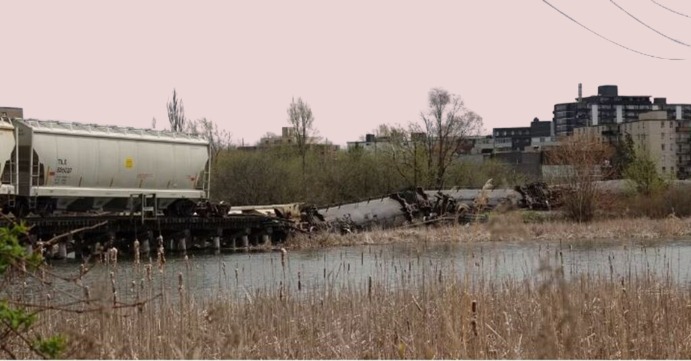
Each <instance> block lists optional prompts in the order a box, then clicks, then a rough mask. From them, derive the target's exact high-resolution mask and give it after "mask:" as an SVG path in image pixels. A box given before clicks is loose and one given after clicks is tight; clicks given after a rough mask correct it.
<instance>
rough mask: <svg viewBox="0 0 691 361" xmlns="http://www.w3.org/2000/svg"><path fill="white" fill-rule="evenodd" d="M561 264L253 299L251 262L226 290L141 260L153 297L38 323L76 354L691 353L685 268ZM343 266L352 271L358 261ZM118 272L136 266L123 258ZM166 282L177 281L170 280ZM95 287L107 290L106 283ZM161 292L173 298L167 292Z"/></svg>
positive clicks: (143, 281) (427, 275) (430, 271)
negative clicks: (584, 269)
mask: <svg viewBox="0 0 691 361" xmlns="http://www.w3.org/2000/svg"><path fill="white" fill-rule="evenodd" d="M674 222H676V221H674ZM440 231H441V230H440ZM446 232H450V231H449V230H447V231H446ZM526 232H530V230H527V231H526ZM360 257H361V258H362V262H363V263H364V258H365V257H367V258H374V260H375V262H381V263H384V262H386V261H385V260H383V259H382V256H381V253H379V254H378V253H377V252H373V253H367V254H366V253H365V252H363V253H362V255H361V256H360ZM281 259H282V261H283V266H282V268H283V269H284V270H285V272H290V260H289V254H287V253H285V252H282V253H281ZM495 261H498V260H494V261H493V260H488V262H495ZM190 262H191V263H192V262H194V261H190ZM418 263H420V262H419V261H418ZM423 263H424V262H423ZM552 263H555V262H554V261H553V262H552ZM552 263H549V262H547V261H545V262H543V263H542V265H541V267H540V268H539V269H537V270H535V273H534V274H533V276H532V277H529V278H526V279H521V280H519V279H516V280H513V279H509V280H498V279H495V278H492V277H488V278H485V277H484V276H482V275H480V277H471V276H468V274H467V273H466V275H465V276H459V275H460V273H459V272H457V270H453V269H451V270H446V269H444V272H442V268H443V267H440V266H439V267H437V265H431V266H429V265H425V264H422V265H417V266H414V265H413V263H412V262H411V263H409V264H408V266H407V267H405V268H401V269H397V270H396V271H395V274H396V275H397V276H396V277H394V278H396V281H393V284H392V281H391V273H390V272H391V271H377V272H375V273H374V274H370V275H367V276H366V277H364V278H362V279H360V280H352V281H348V282H346V283H345V284H343V283H338V282H336V281H329V280H330V277H331V276H330V275H327V272H326V269H325V270H324V278H325V279H326V280H327V281H326V284H324V286H320V287H316V288H315V287H305V286H304V285H303V279H302V277H301V275H300V273H299V272H298V283H297V286H295V285H294V284H292V283H291V281H290V280H289V279H288V278H285V277H286V276H285V274H284V275H283V276H277V277H278V280H280V282H279V283H278V284H277V285H276V286H273V287H272V286H267V287H263V288H260V289H256V290H245V291H244V294H245V296H244V297H234V296H230V293H233V292H234V291H237V289H235V288H237V287H238V277H239V273H241V274H242V271H239V270H238V269H236V270H235V279H236V280H235V283H227V282H226V283H224V284H225V286H223V287H224V289H220V290H217V294H216V297H214V296H213V295H206V296H201V295H199V294H195V293H193V292H187V289H186V286H185V285H186V284H189V283H191V282H194V281H193V280H192V279H190V278H189V277H193V275H192V276H187V281H184V279H183V274H182V273H178V274H177V283H176V282H175V279H176V277H174V276H173V277H171V276H170V275H168V276H167V275H166V274H167V273H170V272H171V271H169V270H167V269H166V268H165V266H162V267H163V269H162V272H159V273H154V274H153V276H152V273H151V271H150V270H151V267H152V265H148V266H147V267H144V268H143V269H142V268H140V267H135V265H134V264H133V266H132V268H133V270H132V273H131V274H129V278H131V280H132V282H134V281H136V280H139V282H140V291H137V292H141V295H140V294H139V293H137V296H136V300H139V299H140V298H141V299H152V298H153V300H152V301H150V302H148V303H146V304H142V306H141V307H136V308H132V307H124V308H117V307H115V305H116V304H120V303H118V302H119V301H118V300H119V299H120V298H124V297H117V298H116V296H117V287H118V285H116V284H115V283H114V281H111V285H110V286H111V289H110V291H111V292H112V294H111V297H110V298H109V297H102V295H103V294H107V293H108V292H107V291H105V292H104V290H100V292H96V293H99V294H100V295H101V298H98V297H93V296H92V297H91V298H90V302H91V303H92V304H94V303H99V302H100V303H101V304H102V306H103V307H102V309H101V310H100V311H99V312H96V313H88V314H87V313H84V314H75V313H60V314H54V315H52V317H51V318H49V319H44V320H43V322H41V323H40V328H39V329H38V330H37V332H39V333H42V334H50V333H53V332H61V333H65V334H67V335H68V337H69V348H68V353H67V355H66V356H67V357H70V358H118V359H182V358H186V359H198V358H207V359H219V358H220V359H238V358H240V359H258V358H262V359H263V358H270V359H336V358H338V359H340V358H349V359H369V358H384V359H390V358H401V359H402V358H418V359H429V358H445V359H458V358H471V359H487V358H491V359H497V358H510V359H519V358H529V359H535V358H552V359H556V358H571V359H577V358H578V359H582V358H586V359H620V358H626V359H632V358H655V359H657V358H667V359H686V358H689V357H690V356H691V339H690V337H689V335H691V293H689V292H688V290H686V289H684V288H682V287H681V286H680V285H678V284H677V283H676V282H674V276H673V275H670V274H665V273H664V272H662V273H663V275H659V274H658V272H657V271H656V270H648V271H647V272H644V273H643V275H631V274H628V275H622V276H619V275H617V276H612V275H592V274H588V273H584V274H582V275H575V276H572V277H569V278H566V277H565V275H564V271H563V269H562V268H561V266H560V265H556V266H555V265H554V264H552ZM556 263H559V262H558V261H557V262H556ZM353 266H354V267H355V265H353ZM338 267H339V269H348V270H350V267H351V265H350V264H348V265H347V267H346V265H338ZM468 267H470V268H472V265H469V266H468ZM111 269H112V272H125V270H124V267H122V266H121V267H118V268H114V267H113V268H111ZM377 269H378V270H381V269H382V268H377ZM190 272H191V273H194V267H192V269H191V271H190ZM399 273H400V274H399ZM108 276H109V277H110V279H111V280H113V279H114V278H113V276H112V274H108ZM476 276H478V275H476ZM219 277H220V276H219ZM152 278H153V279H152ZM166 278H169V279H171V280H172V283H169V284H168V286H163V285H165V284H166V283H165V281H166ZM123 282H129V279H128V280H125V281H123ZM159 282H160V285H159ZM219 283H221V282H219ZM105 284H108V283H107V282H106V283H105ZM93 287H94V288H98V287H100V288H104V286H103V283H97V284H94V285H93ZM176 288H177V289H176ZM176 291H177V292H176ZM159 292H163V293H167V295H166V296H165V297H160V298H154V296H155V295H156V294H157V293H159ZM176 293H177V298H174V296H176ZM109 302H113V303H109Z"/></svg>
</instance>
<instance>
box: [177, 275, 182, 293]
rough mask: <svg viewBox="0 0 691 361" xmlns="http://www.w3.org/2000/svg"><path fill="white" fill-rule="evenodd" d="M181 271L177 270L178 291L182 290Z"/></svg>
mask: <svg viewBox="0 0 691 361" xmlns="http://www.w3.org/2000/svg"><path fill="white" fill-rule="evenodd" d="M182 288H183V287H182V272H178V292H182Z"/></svg>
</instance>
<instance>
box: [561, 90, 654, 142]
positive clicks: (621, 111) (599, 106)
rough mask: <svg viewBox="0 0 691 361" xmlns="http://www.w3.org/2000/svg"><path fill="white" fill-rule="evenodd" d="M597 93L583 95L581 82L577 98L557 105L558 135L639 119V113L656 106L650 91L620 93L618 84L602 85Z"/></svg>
mask: <svg viewBox="0 0 691 361" xmlns="http://www.w3.org/2000/svg"><path fill="white" fill-rule="evenodd" d="M597 93H598V94H597V95H593V96H589V97H585V98H584V97H583V96H582V93H581V87H580V85H579V94H578V98H576V101H575V102H572V103H561V104H555V105H554V111H553V114H554V118H553V120H554V131H555V134H556V135H557V136H563V135H571V134H573V130H574V129H576V128H580V127H587V126H598V125H605V124H621V123H625V122H629V121H637V120H638V115H639V114H641V113H645V112H649V111H651V110H654V108H653V103H652V102H651V101H650V95H625V96H623V95H619V89H618V87H617V86H616V85H601V86H599V87H598V88H597Z"/></svg>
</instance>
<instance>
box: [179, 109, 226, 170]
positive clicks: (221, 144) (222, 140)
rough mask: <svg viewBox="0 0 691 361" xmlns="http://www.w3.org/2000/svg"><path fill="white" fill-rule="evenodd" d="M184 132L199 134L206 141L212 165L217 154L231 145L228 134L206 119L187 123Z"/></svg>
mask: <svg viewBox="0 0 691 361" xmlns="http://www.w3.org/2000/svg"><path fill="white" fill-rule="evenodd" d="M185 130H186V131H188V132H190V133H194V134H201V135H203V136H204V137H206V139H208V141H209V148H210V152H211V154H210V156H211V160H212V161H213V162H214V163H215V162H216V159H217V158H218V154H219V153H220V152H222V151H223V150H225V149H228V148H229V147H230V146H231V145H232V140H231V135H230V133H229V132H228V131H227V130H225V129H219V128H218V125H217V124H216V123H215V122H214V121H212V120H209V119H207V118H201V119H198V120H196V121H191V122H189V123H188V125H187V129H185Z"/></svg>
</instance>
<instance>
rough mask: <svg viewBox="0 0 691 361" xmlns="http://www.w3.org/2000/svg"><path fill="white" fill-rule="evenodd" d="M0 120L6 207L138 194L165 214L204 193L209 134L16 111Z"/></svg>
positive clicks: (54, 208) (108, 202) (55, 207)
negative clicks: (18, 115)
mask: <svg viewBox="0 0 691 361" xmlns="http://www.w3.org/2000/svg"><path fill="white" fill-rule="evenodd" d="M1 123H2V128H0V130H1V131H2V134H0V136H1V137H2V138H1V139H2V142H1V143H0V157H2V158H0V163H2V164H3V165H4V166H3V168H0V174H1V175H2V178H1V179H2V183H3V188H2V190H3V192H5V193H6V194H7V193H9V194H10V195H9V196H8V195H5V196H4V198H3V199H4V204H0V206H2V208H3V210H4V211H5V212H9V211H13V212H14V213H15V214H18V215H25V214H27V213H28V212H33V213H36V214H42V215H48V214H53V213H56V212H57V213H64V212H88V211H104V212H123V211H129V210H135V209H137V207H140V206H142V204H141V200H145V201H146V202H147V204H146V206H151V207H153V206H155V207H156V209H157V210H160V211H162V212H163V213H165V214H167V215H173V216H187V215H190V214H191V212H192V211H193V209H194V206H195V204H196V202H197V201H200V200H206V199H208V195H209V142H208V140H206V139H204V138H203V137H201V136H197V135H190V134H184V133H176V132H168V131H157V130H145V129H134V128H125V127H116V126H103V125H95V124H79V123H67V122H57V121H40V120H32V119H17V118H15V119H12V120H11V121H9V122H8V121H7V118H5V121H3V122H1ZM8 134H13V137H12V138H9V136H8ZM5 138H7V139H8V142H7V143H6V142H5V140H6V139H5ZM13 139H14V140H16V142H13V141H12V140H13ZM8 144H11V145H8ZM8 149H9V151H8Z"/></svg>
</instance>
